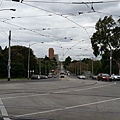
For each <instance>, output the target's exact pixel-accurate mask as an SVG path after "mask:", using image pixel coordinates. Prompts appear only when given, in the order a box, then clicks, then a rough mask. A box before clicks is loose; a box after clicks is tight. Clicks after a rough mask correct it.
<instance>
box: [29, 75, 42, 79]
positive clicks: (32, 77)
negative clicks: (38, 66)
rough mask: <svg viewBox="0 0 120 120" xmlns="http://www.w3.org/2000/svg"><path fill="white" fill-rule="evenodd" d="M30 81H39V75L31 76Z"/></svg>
mask: <svg viewBox="0 0 120 120" xmlns="http://www.w3.org/2000/svg"><path fill="white" fill-rule="evenodd" d="M31 79H40V75H32V76H31Z"/></svg>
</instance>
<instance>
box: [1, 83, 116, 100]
mask: <svg viewBox="0 0 120 120" xmlns="http://www.w3.org/2000/svg"><path fill="white" fill-rule="evenodd" d="M115 84H116V82H114V83H112V84H107V85H100V86H96V87H90V88H84V89H76V90H62V91H56V92H49V93H44V94H33V95H25V96H15V97H4V98H1V99H15V98H24V97H35V96H45V95H50V94H60V93H66V92H77V91H84V90H91V89H97V88H103V87H108V86H112V85H115Z"/></svg>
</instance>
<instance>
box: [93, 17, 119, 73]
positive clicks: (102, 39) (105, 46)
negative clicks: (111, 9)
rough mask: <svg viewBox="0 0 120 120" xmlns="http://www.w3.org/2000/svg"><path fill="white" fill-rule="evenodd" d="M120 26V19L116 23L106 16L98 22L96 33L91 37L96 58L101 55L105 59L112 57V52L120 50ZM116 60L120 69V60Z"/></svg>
mask: <svg viewBox="0 0 120 120" xmlns="http://www.w3.org/2000/svg"><path fill="white" fill-rule="evenodd" d="M119 25H120V19H119V20H118V21H117V22H115V21H114V20H113V18H112V16H109V17H108V16H105V17H104V19H103V20H102V19H99V20H98V22H97V23H96V26H95V29H96V32H95V33H94V34H93V36H92V37H91V43H92V48H93V54H94V55H95V56H98V55H101V56H102V59H103V58H104V56H105V55H107V56H110V52H111V51H116V50H117V51H118V49H120V26H119ZM107 59H108V58H107ZM115 60H116V62H117V64H118V66H119V69H120V58H115ZM106 61H107V60H106ZM119 71H120V70H119ZM119 74H120V73H119Z"/></svg>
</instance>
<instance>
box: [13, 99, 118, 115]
mask: <svg viewBox="0 0 120 120" xmlns="http://www.w3.org/2000/svg"><path fill="white" fill-rule="evenodd" d="M116 100H120V98H114V99H109V100H103V101H98V102H92V103H86V104H80V105H75V106H70V107H65V108H59V109H53V110H46V111H41V112H35V113H29V114H23V115H17V116H14V117H23V116H31V115H36V114H44V113H51V112H57V111H63V110H69V109H74V108H79V107H85V106H90V105H96V104H101V103H106V102H112V101H116Z"/></svg>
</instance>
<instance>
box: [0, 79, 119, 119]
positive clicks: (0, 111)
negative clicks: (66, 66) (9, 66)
mask: <svg viewBox="0 0 120 120" xmlns="http://www.w3.org/2000/svg"><path fill="white" fill-rule="evenodd" d="M0 116H1V118H0V120H14V119H16V120H22V119H24V120H27V119H28V120H29V119H32V120H34V119H38V120H119V119H120V81H116V82H114V81H113V82H102V81H97V80H80V79H77V78H69V77H65V78H62V79H60V80H56V78H53V79H52V78H51V79H48V80H42V81H41V80H35V81H34V80H32V81H31V80H30V81H27V82H23V81H22V82H12V81H9V82H0Z"/></svg>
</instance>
